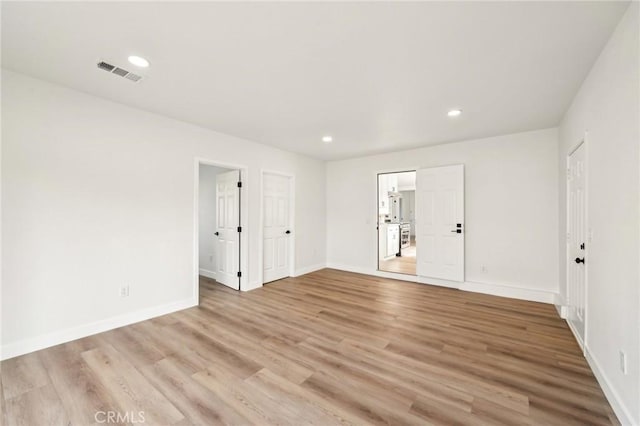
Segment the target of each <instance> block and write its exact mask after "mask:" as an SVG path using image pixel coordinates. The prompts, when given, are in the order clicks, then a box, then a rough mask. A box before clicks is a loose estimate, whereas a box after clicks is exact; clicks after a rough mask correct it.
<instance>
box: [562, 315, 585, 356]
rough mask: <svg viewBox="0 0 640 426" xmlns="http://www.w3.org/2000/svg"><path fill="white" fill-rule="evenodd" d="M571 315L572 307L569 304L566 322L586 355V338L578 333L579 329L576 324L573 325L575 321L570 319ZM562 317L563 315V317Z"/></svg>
mask: <svg viewBox="0 0 640 426" xmlns="http://www.w3.org/2000/svg"><path fill="white" fill-rule="evenodd" d="M570 315H571V307H570V306H567V318H566V320H565V321H566V322H567V325H568V326H569V330H571V334H573V337H574V338H575V339H576V342H578V346H580V349H581V350H582V354H583V355H584V356H585V357H586V356H587V352H586V351H587V348H586V346H585V344H584V340H582V337H581V336H580V333H578V330H576V326H575V325H573V323H572V322H571V321H569V316H570ZM561 318H562V317H561Z"/></svg>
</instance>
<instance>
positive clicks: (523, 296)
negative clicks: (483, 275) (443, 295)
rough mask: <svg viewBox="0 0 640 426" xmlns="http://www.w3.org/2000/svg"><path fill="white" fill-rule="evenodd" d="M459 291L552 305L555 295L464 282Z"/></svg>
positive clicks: (545, 292) (503, 285)
mask: <svg viewBox="0 0 640 426" xmlns="http://www.w3.org/2000/svg"><path fill="white" fill-rule="evenodd" d="M459 288H460V290H464V291H470V292H473V293H484V294H492V295H494V296H500V297H509V298H511V299H520V300H528V301H530V302H540V303H548V304H553V303H554V302H555V300H556V297H557V294H558V293H556V292H554V291H551V290H541V289H537V288H530V287H522V286H520V285H515V284H513V285H511V284H495V283H481V282H473V281H465V282H464V283H462V284H461V285H460V287H459Z"/></svg>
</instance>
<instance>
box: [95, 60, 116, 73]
mask: <svg viewBox="0 0 640 426" xmlns="http://www.w3.org/2000/svg"><path fill="white" fill-rule="evenodd" d="M98 68H100V69H101V70H105V71H109V72H111V71H113V69H114V68H115V67H114V66H113V65H111V64H108V63H106V62H98Z"/></svg>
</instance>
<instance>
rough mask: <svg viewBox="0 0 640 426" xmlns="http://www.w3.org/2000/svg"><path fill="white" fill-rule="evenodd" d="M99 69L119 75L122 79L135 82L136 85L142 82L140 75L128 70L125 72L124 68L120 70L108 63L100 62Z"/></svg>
mask: <svg viewBox="0 0 640 426" xmlns="http://www.w3.org/2000/svg"><path fill="white" fill-rule="evenodd" d="M98 68H100V69H101V70H104V71H106V72H108V73H110V74H115V75H118V76H120V77H124V78H126V79H127V80H129V81H133V82H134V83H137V82H138V81H140V80H142V76H141V75H138V74H134V73H132V72H129V71H127V70H125V69H124V68H120V67H117V66H115V65H112V64H110V63H108V62H104V61H100V62H98Z"/></svg>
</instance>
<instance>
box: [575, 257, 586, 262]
mask: <svg viewBox="0 0 640 426" xmlns="http://www.w3.org/2000/svg"><path fill="white" fill-rule="evenodd" d="M576 263H584V257H583V258H582V259H580V258H579V257H576Z"/></svg>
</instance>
